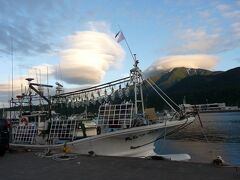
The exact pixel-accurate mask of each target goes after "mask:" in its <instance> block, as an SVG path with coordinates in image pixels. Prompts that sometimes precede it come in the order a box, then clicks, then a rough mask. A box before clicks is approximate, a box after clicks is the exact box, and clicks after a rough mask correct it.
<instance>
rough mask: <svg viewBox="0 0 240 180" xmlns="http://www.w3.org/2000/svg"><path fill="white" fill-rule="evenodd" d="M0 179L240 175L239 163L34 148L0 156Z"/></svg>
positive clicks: (215, 179) (208, 179)
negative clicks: (71, 154) (73, 154)
mask: <svg viewBox="0 0 240 180" xmlns="http://www.w3.org/2000/svg"><path fill="white" fill-rule="evenodd" d="M0 172H1V173H0V179H5V180H15V179H18V180H21V179H24V180H28V179H29V180H30V179H35V180H42V179H58V180H66V179H81V180H83V179H98V180H101V179H104V180H106V179H119V180H120V179H121V180H123V179H138V180H141V179H168V180H171V179H173V180H175V179H184V180H192V179H194V180H198V179H199V180H200V179H204V180H221V179H222V180H226V179H228V180H231V179H234V180H235V179H240V168H239V167H216V166H213V165H212V164H200V163H190V162H171V161H161V160H146V159H138V158H126V157H100V156H95V157H89V156H78V157H77V158H75V159H72V160H61V161H57V160H53V159H52V158H40V157H39V156H37V155H36V153H34V152H12V153H6V154H5V156H3V157H0Z"/></svg>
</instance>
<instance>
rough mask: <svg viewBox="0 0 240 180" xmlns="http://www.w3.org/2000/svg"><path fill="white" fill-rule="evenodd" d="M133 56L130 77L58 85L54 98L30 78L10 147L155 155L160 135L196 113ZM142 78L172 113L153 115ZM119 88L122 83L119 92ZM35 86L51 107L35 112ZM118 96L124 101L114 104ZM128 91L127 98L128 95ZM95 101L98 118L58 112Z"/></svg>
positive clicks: (20, 100)
mask: <svg viewBox="0 0 240 180" xmlns="http://www.w3.org/2000/svg"><path fill="white" fill-rule="evenodd" d="M134 57H135V59H134V66H133V68H132V69H131V70H130V76H129V77H126V78H122V79H119V80H116V81H113V82H109V83H105V84H102V85H98V86H94V87H91V88H87V89H81V90H78V91H74V92H68V93H61V88H62V86H61V85H60V84H57V85H58V86H57V88H56V89H57V91H56V95H54V96H51V97H46V96H44V93H43V91H42V88H44V87H46V88H50V87H52V86H49V85H43V84H36V83H32V80H33V79H27V80H28V81H29V90H28V91H29V92H28V95H23V96H21V97H19V98H18V100H15V102H14V104H19V105H20V107H22V108H21V110H19V111H20V113H19V123H18V124H15V126H13V127H12V142H11V144H10V147H12V148H27V149H38V150H43V149H50V150H55V151H62V150H63V148H66V147H67V148H68V149H69V151H70V152H72V153H79V154H89V153H90V154H96V155H105V156H131V157H146V156H149V155H152V154H154V153H155V152H154V149H155V145H156V142H157V141H158V140H160V139H164V138H165V137H166V136H168V135H170V134H172V133H177V132H178V131H179V130H181V129H182V128H184V127H186V126H188V125H189V124H191V123H192V122H193V121H194V120H195V115H194V114H189V113H188V114H186V113H184V112H183V111H182V110H181V109H180V108H178V106H177V105H176V104H175V103H174V102H173V101H172V100H171V99H170V98H169V97H168V96H167V95H166V94H165V93H164V92H163V91H162V90H161V89H160V88H159V87H158V86H157V85H156V84H154V82H153V81H151V79H144V75H143V73H142V72H141V70H140V69H139V67H138V61H137V60H136V56H134ZM143 82H144V83H147V84H148V85H149V86H150V87H152V88H153V90H154V91H155V92H156V94H157V95H159V96H160V98H162V99H163V100H164V101H165V102H166V104H168V105H169V107H170V108H171V109H172V110H173V111H174V114H173V115H171V116H170V115H166V118H165V117H158V116H156V114H154V110H153V109H151V110H150V112H152V113H150V114H149V108H145V106H144V101H143V97H144V95H143V88H142V84H143ZM36 87H40V88H36ZM115 87H118V89H117V90H116V91H115V90H114V88H115ZM39 89H41V91H40V90H39ZM32 91H34V92H36V94H38V95H39V96H40V98H41V99H43V100H45V101H46V103H45V107H48V110H47V111H38V112H37V111H33V109H32V108H33V107H34V106H33V102H32V101H33V99H34V98H33V97H32V96H33V93H32ZM131 92H132V94H131ZM130 94H131V95H130ZM115 96H118V97H119V99H122V102H120V103H117V104H115V103H114V102H115V101H114V98H115ZM124 96H126V97H128V100H124ZM130 96H131V97H133V98H132V99H131V98H130ZM27 97H28V98H27ZM156 97H157V96H156ZM24 99H27V103H28V104H29V108H28V109H29V110H28V112H26V110H25V112H24V110H23V109H24V108H23V106H22V105H23V104H24ZM91 103H92V104H96V103H98V104H100V106H99V109H98V114H97V116H96V118H95V119H93V118H91V119H89V118H88V117H86V116H84V115H80V113H78V114H79V115H72V116H69V117H63V116H61V115H60V114H59V113H55V112H54V111H53V110H54V107H57V106H63V107H64V108H65V109H66V108H67V107H72V108H76V109H78V108H79V107H80V106H87V105H89V104H91ZM25 109H26V107H25ZM147 109H148V110H147ZM75 113H76V112H75Z"/></svg>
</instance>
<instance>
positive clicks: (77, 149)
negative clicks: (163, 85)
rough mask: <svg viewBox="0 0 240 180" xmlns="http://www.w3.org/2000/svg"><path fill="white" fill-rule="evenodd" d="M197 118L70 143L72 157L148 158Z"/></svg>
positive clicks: (61, 146)
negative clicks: (158, 144)
mask: <svg viewBox="0 0 240 180" xmlns="http://www.w3.org/2000/svg"><path fill="white" fill-rule="evenodd" d="M193 121H194V118H193V117H192V118H188V119H185V120H181V121H168V122H166V124H165V123H158V124H153V125H148V126H140V127H134V128H129V129H123V130H118V131H115V132H109V133H105V134H100V135H96V136H92V137H87V138H83V139H79V140H75V141H72V142H69V143H67V144H66V145H67V148H68V149H69V151H70V152H72V153H78V154H96V155H103V156H128V157H146V156H148V154H149V153H150V152H153V151H154V149H155V145H154V144H155V142H156V141H157V140H159V139H161V138H164V137H165V136H166V135H168V134H169V133H173V132H175V131H176V132H177V131H178V130H179V129H181V128H183V127H185V126H187V125H188V124H190V123H192V122H193ZM10 146H11V147H13V148H28V149H37V150H40V149H42V150H43V149H47V148H48V149H53V150H56V151H63V146H64V145H63V144H58V145H20V144H10Z"/></svg>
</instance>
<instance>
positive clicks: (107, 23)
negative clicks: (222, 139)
mask: <svg viewBox="0 0 240 180" xmlns="http://www.w3.org/2000/svg"><path fill="white" fill-rule="evenodd" d="M119 30H121V31H122V32H123V34H124V36H125V38H126V40H127V42H128V44H129V46H130V48H131V51H132V52H133V53H134V54H137V59H138V60H139V61H140V64H139V66H140V68H141V69H142V70H143V71H144V72H148V73H151V72H152V71H159V70H162V69H166V68H174V67H182V66H184V67H189V68H204V69H209V70H216V71H226V70H229V69H231V68H234V67H238V66H240V0H232V1H231V0H211V1H209V0H192V1H184V0H174V1H171V0H161V1H159V0H148V1H146V0H121V1H115V0H91V1H89V0H41V1H35V0H7V1H6V0H0V63H1V66H0V72H1V76H0V104H6V103H7V102H8V99H10V97H11V88H12V82H13V89H14V91H13V92H14V96H15V95H17V94H18V93H20V92H21V89H24V87H25V84H26V82H25V80H24V79H25V78H27V77H33V78H34V79H35V82H38V83H45V84H46V83H49V84H54V83H55V82H56V81H58V82H61V83H62V84H63V85H64V87H65V88H66V89H73V88H81V87H86V86H90V85H95V84H99V83H104V82H107V81H112V80H115V79H119V78H122V77H124V76H127V75H128V74H129V70H130V69H131V67H132V64H133V60H132V59H131V55H130V53H129V50H128V48H127V46H126V43H125V41H121V42H120V43H118V42H117V41H116V39H115V34H116V33H117V32H118V31H119ZM12 66H13V71H12ZM12 74H13V76H12ZM12 79H13V81H12Z"/></svg>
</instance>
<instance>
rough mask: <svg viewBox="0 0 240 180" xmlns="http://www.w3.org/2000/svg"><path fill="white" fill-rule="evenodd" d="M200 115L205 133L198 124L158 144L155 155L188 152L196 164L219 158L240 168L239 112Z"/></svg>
mask: <svg viewBox="0 0 240 180" xmlns="http://www.w3.org/2000/svg"><path fill="white" fill-rule="evenodd" d="M200 115H201V119H202V122H203V125H204V129H203V132H202V130H201V128H200V123H199V122H198V121H195V122H194V123H193V124H191V125H190V126H189V127H188V128H186V129H184V130H183V131H181V132H179V133H178V134H175V135H172V136H170V137H168V139H167V140H166V141H163V140H161V141H159V142H156V146H157V148H156V152H158V153H162V154H170V153H188V154H190V155H191V157H192V159H191V161H194V162H211V161H212V159H214V158H216V156H218V155H220V156H222V157H223V158H224V160H225V161H226V162H228V163H229V164H234V165H240V153H239V152H240V112H232V113H205V114H200ZM203 133H204V134H205V135H206V137H207V139H206V138H205V137H204V135H203Z"/></svg>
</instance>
